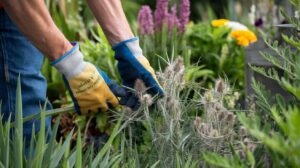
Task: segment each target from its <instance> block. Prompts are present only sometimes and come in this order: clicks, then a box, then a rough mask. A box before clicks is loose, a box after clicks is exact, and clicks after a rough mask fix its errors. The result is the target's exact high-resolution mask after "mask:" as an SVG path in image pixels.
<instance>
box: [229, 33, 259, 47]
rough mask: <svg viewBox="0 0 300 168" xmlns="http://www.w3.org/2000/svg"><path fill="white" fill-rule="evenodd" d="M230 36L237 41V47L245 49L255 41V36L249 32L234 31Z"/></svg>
mask: <svg viewBox="0 0 300 168" xmlns="http://www.w3.org/2000/svg"><path fill="white" fill-rule="evenodd" d="M230 35H231V37H232V38H234V39H236V40H237V41H238V45H241V46H245V47H247V46H249V44H250V43H254V42H256V41H257V37H256V35H255V34H254V33H253V32H252V31H250V30H234V31H232V32H231V34H230Z"/></svg>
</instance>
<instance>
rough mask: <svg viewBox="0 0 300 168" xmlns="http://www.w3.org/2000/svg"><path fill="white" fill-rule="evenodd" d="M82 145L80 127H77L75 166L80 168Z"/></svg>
mask: <svg viewBox="0 0 300 168" xmlns="http://www.w3.org/2000/svg"><path fill="white" fill-rule="evenodd" d="M81 148H82V145H81V132H80V128H78V131H77V142H76V162H75V168H81V167H82V150H81Z"/></svg>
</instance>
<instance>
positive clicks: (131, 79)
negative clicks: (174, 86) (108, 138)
mask: <svg viewBox="0 0 300 168" xmlns="http://www.w3.org/2000/svg"><path fill="white" fill-rule="evenodd" d="M113 50H114V51H115V58H116V59H117V60H118V69H119V72H120V75H121V78H122V82H123V85H124V86H126V87H129V88H133V87H134V83H135V81H136V80H137V79H140V80H142V81H143V82H144V84H145V86H146V87H147V88H148V90H147V92H148V93H150V94H151V95H163V94H164V92H163V90H162V88H161V86H160V85H159V83H158V80H157V79H156V75H155V72H154V70H153V68H152V67H151V66H150V64H149V62H148V60H147V59H146V58H145V57H144V56H143V52H142V49H141V47H140V45H139V39H138V38H132V39H129V40H126V41H123V42H121V43H119V44H117V45H115V46H114V47H113ZM120 104H122V105H126V106H128V107H130V108H132V109H134V110H136V109H137V108H138V107H139V102H138V98H137V97H136V95H135V94H134V93H132V92H131V91H129V90H128V89H127V95H126V96H125V97H123V98H121V100H120Z"/></svg>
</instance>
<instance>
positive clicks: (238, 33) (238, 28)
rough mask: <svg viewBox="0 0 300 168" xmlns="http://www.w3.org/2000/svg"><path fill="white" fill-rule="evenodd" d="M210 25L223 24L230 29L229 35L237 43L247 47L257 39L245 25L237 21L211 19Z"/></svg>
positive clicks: (218, 25)
mask: <svg viewBox="0 0 300 168" xmlns="http://www.w3.org/2000/svg"><path fill="white" fill-rule="evenodd" d="M212 26H214V27H221V26H225V27H228V28H230V29H231V33H230V36H231V37H232V38H234V39H236V40H237V43H238V45H240V46H244V47H247V46H249V44H250V43H254V42H256V41H257V37H256V35H255V34H254V33H253V32H252V31H251V30H249V29H248V28H247V27H246V26H245V25H243V24H241V23H239V22H233V21H229V20H227V19H219V20H214V21H212Z"/></svg>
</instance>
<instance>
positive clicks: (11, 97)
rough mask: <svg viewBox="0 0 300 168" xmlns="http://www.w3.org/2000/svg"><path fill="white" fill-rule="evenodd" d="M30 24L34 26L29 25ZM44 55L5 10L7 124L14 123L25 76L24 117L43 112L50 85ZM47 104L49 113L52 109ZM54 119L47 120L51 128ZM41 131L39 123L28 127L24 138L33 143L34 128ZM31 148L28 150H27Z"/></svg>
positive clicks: (0, 52) (0, 96)
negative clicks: (9, 120) (17, 97)
mask: <svg viewBox="0 0 300 168" xmlns="http://www.w3.org/2000/svg"><path fill="white" fill-rule="evenodd" d="M29 24H30V23H29ZM43 59H44V57H43V55H42V54H41V53H40V52H39V51H38V50H37V49H36V48H35V47H34V46H33V45H32V44H31V43H30V42H29V41H28V40H27V39H26V38H25V37H24V36H23V35H22V34H21V33H20V32H19V30H18V28H17V27H16V26H15V24H14V23H13V22H12V21H11V19H10V18H9V16H8V15H7V14H6V12H5V11H4V10H3V9H0V100H2V114H1V115H3V120H4V121H5V120H7V119H8V117H9V115H11V116H12V120H14V116H15V97H16V87H17V79H18V76H19V74H20V76H21V87H22V101H23V116H24V117H26V116H28V115H32V114H35V113H38V112H40V105H42V106H43V105H44V103H45V100H46V89H47V82H46V80H45V78H44V77H43V75H42V74H41V72H40V69H41V66H42V64H43ZM51 108H52V107H51V104H49V103H48V104H47V109H51ZM50 124H51V118H47V120H46V127H47V128H46V129H47V130H48V128H50ZM33 125H35V128H36V129H35V130H36V131H38V129H39V127H40V123H39V120H37V121H30V122H27V123H24V136H25V138H26V139H27V140H26V141H27V142H29V138H30V137H31V132H32V126H33ZM27 147H28V146H27Z"/></svg>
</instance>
